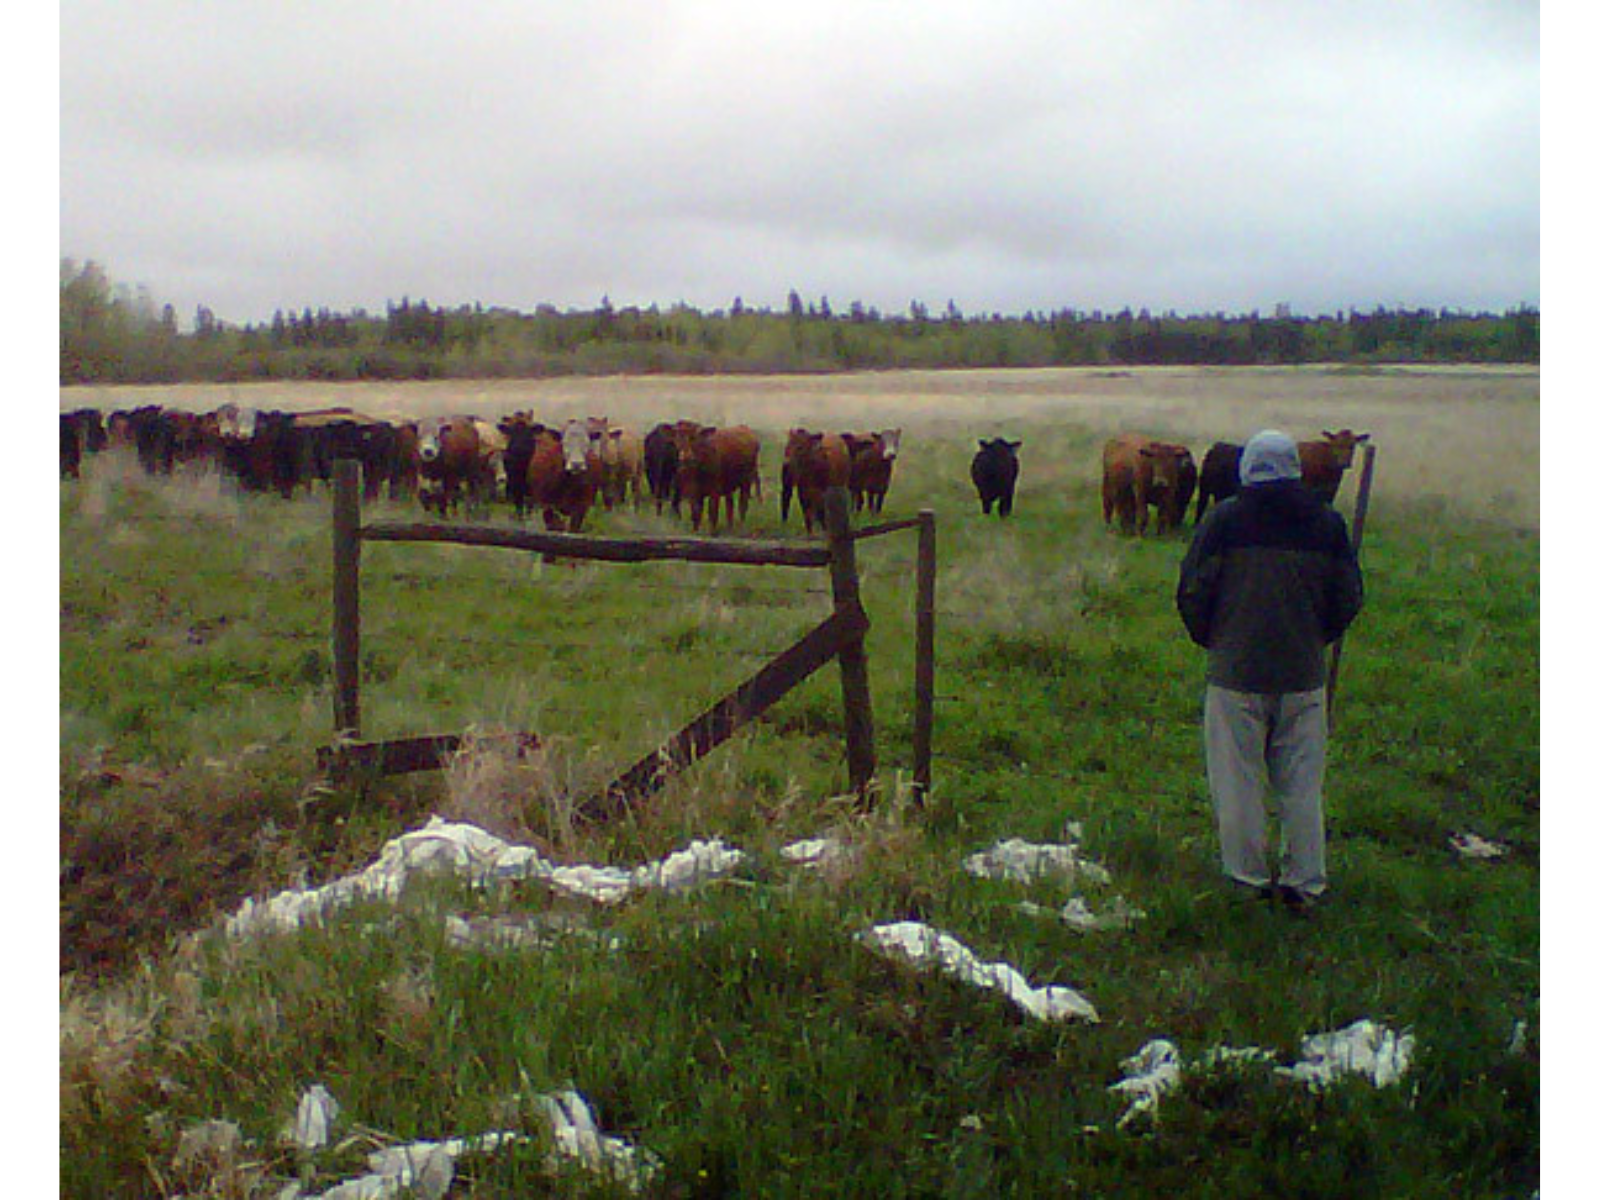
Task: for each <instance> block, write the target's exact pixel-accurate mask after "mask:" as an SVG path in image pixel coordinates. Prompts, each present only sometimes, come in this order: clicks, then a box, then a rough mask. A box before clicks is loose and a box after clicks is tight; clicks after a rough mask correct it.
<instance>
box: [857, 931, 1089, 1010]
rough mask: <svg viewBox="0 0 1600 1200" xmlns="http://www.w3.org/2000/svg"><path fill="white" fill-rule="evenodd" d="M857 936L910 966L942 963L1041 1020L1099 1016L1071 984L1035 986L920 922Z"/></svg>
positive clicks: (1015, 973) (1016, 972) (945, 968)
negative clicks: (1070, 986) (981, 959)
mask: <svg viewBox="0 0 1600 1200" xmlns="http://www.w3.org/2000/svg"><path fill="white" fill-rule="evenodd" d="M856 936H857V938H859V939H860V940H861V941H862V942H864V943H866V944H867V945H869V946H871V947H873V948H874V949H876V950H878V951H880V952H882V953H884V954H888V955H892V956H895V957H898V958H902V959H906V960H908V961H909V962H910V963H911V964H912V965H913V966H919V967H920V966H928V965H932V966H937V967H941V968H943V969H944V970H945V971H948V972H950V973H951V974H953V975H956V976H959V977H960V978H962V979H965V980H966V981H967V982H969V983H974V984H977V985H978V986H979V987H986V988H993V989H994V990H996V991H998V992H1001V993H1002V994H1003V995H1005V996H1006V997H1007V998H1008V999H1009V1000H1011V1001H1012V1003H1014V1004H1016V1005H1017V1006H1018V1007H1020V1008H1022V1009H1023V1011H1025V1012H1027V1013H1028V1014H1029V1015H1030V1016H1034V1017H1038V1018H1039V1019H1040V1020H1043V1021H1066V1020H1072V1019H1074V1018H1076V1019H1079V1020H1084V1021H1092V1022H1098V1021H1099V1020H1100V1014H1099V1013H1097V1012H1095V1009H1094V1005H1092V1004H1090V1003H1089V1001H1088V1000H1086V999H1085V998H1084V997H1083V996H1082V995H1080V994H1079V993H1078V992H1075V991H1073V990H1072V989H1071V988H1069V987H1065V986H1062V985H1060V984H1052V985H1050V986H1047V987H1042V988H1036V987H1034V986H1033V985H1032V984H1030V983H1029V982H1028V981H1027V979H1026V978H1024V977H1023V975H1022V973H1021V972H1020V971H1018V970H1017V969H1016V968H1015V967H1013V966H1011V965H1010V964H1009V963H1003V962H982V961H980V960H979V959H978V957H977V955H975V954H973V952H972V951H971V950H969V949H967V947H965V946H963V945H962V944H961V943H960V942H959V941H957V940H956V939H955V938H954V937H952V936H950V935H949V934H948V933H941V932H939V931H938V930H937V929H934V928H932V927H931V926H928V925H924V924H922V923H921V922H920V921H899V922H895V923H893V924H889V925H875V926H873V927H872V928H871V929H869V930H866V931H865V932H863V933H858V934H857V935H856Z"/></svg>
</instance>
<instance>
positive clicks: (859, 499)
mask: <svg viewBox="0 0 1600 1200" xmlns="http://www.w3.org/2000/svg"><path fill="white" fill-rule="evenodd" d="M844 437H845V441H846V442H848V443H849V444H850V499H851V500H852V501H853V502H854V504H855V509H856V511H857V512H860V511H861V509H862V507H863V506H865V508H866V509H867V511H868V512H872V513H880V512H882V511H883V500H884V497H885V496H887V495H888V494H889V479H890V477H891V476H892V475H893V474H894V460H895V459H896V458H897V457H898V456H899V454H900V431H899V430H898V429H882V430H875V431H873V432H872V433H868V434H854V433H847V434H845V435H844Z"/></svg>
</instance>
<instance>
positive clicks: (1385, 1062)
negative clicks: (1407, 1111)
mask: <svg viewBox="0 0 1600 1200" xmlns="http://www.w3.org/2000/svg"><path fill="white" fill-rule="evenodd" d="M1411 1050H1412V1039H1411V1037H1410V1036H1409V1035H1407V1036H1406V1037H1404V1038H1396V1037H1395V1035H1394V1034H1392V1033H1390V1032H1389V1031H1388V1030H1386V1029H1383V1027H1382V1026H1379V1025H1375V1024H1373V1023H1372V1022H1371V1021H1357V1022H1356V1023H1355V1024H1354V1025H1351V1026H1349V1027H1348V1028H1347V1029H1342V1030H1340V1031H1339V1032H1337V1033H1331V1034H1318V1035H1316V1036H1314V1037H1308V1038H1306V1039H1305V1040H1304V1041H1303V1042H1302V1043H1301V1053H1302V1055H1303V1056H1304V1061H1302V1062H1300V1063H1297V1064H1296V1065H1295V1066H1293V1067H1277V1066H1276V1065H1275V1064H1276V1062H1277V1056H1276V1055H1274V1054H1273V1053H1272V1052H1271V1051H1270V1050H1264V1049H1262V1048H1261V1047H1260V1046H1213V1047H1212V1048H1211V1049H1209V1050H1207V1051H1206V1052H1205V1053H1204V1054H1202V1055H1201V1056H1200V1057H1199V1058H1198V1059H1196V1060H1195V1062H1194V1064H1193V1069H1194V1070H1196V1071H1201V1072H1205V1071H1215V1070H1219V1069H1225V1068H1234V1067H1250V1066H1258V1065H1259V1066H1272V1067H1274V1069H1275V1070H1276V1071H1277V1073H1278V1074H1279V1075H1284V1076H1288V1077H1291V1078H1294V1079H1298V1080H1300V1081H1301V1082H1303V1083H1308V1084H1311V1085H1312V1086H1313V1087H1320V1086H1324V1085H1326V1084H1328V1083H1331V1082H1332V1081H1333V1080H1334V1079H1335V1078H1337V1077H1339V1076H1341V1075H1344V1074H1347V1073H1349V1072H1352V1071H1354V1072H1359V1073H1362V1074H1365V1075H1367V1076H1368V1077H1369V1078H1371V1079H1372V1081H1373V1082H1374V1083H1376V1084H1377V1085H1378V1086H1379V1087H1384V1086H1387V1085H1388V1084H1390V1083H1393V1082H1395V1080H1397V1079H1398V1078H1399V1077H1400V1076H1401V1075H1402V1074H1404V1072H1405V1070H1406V1067H1407V1066H1408V1065H1409V1063H1410V1058H1411ZM1121 1065H1122V1069H1123V1071H1124V1072H1125V1077H1124V1078H1122V1079H1120V1080H1118V1081H1117V1082H1116V1083H1113V1084H1112V1085H1111V1086H1110V1088H1109V1089H1108V1090H1110V1091H1113V1092H1125V1093H1127V1094H1128V1095H1129V1096H1131V1097H1132V1102H1131V1103H1130V1104H1129V1105H1128V1108H1127V1110H1126V1111H1125V1112H1124V1113H1123V1114H1122V1116H1121V1117H1120V1118H1118V1120H1117V1126H1118V1128H1121V1127H1122V1126H1123V1125H1126V1124H1127V1123H1128V1122H1129V1121H1131V1120H1133V1119H1134V1118H1135V1117H1138V1116H1140V1115H1148V1116H1149V1117H1150V1118H1151V1120H1155V1119H1156V1117H1157V1115H1158V1109H1159V1107H1160V1103H1161V1097H1162V1096H1163V1095H1165V1094H1166V1093H1168V1092H1170V1091H1172V1090H1173V1089H1174V1088H1176V1087H1177V1086H1178V1084H1179V1083H1181V1082H1182V1080H1183V1072H1184V1069H1185V1068H1184V1065H1183V1057H1182V1055H1180V1054H1179V1053H1178V1048H1177V1047H1176V1046H1175V1045H1173V1044H1172V1043H1171V1042H1169V1041H1167V1040H1166V1039H1165V1038H1155V1039H1152V1040H1151V1041H1148V1042H1146V1043H1145V1044H1144V1045H1143V1046H1142V1047H1140V1048H1139V1051H1138V1053H1136V1054H1133V1055H1130V1056H1129V1057H1127V1058H1125V1059H1123V1060H1122V1064H1121Z"/></svg>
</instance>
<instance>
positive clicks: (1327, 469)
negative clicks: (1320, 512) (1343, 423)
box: [1295, 429, 1372, 504]
mask: <svg viewBox="0 0 1600 1200" xmlns="http://www.w3.org/2000/svg"><path fill="white" fill-rule="evenodd" d="M1371 436H1372V435H1371V434H1370V433H1355V432H1353V431H1351V430H1349V429H1341V430H1340V431H1339V432H1338V433H1329V432H1328V431H1327V430H1326V429H1324V430H1323V431H1322V440H1321V441H1319V442H1299V443H1296V446H1295V449H1297V450H1298V451H1299V452H1300V479H1301V481H1302V482H1303V483H1304V484H1305V485H1306V487H1307V488H1309V489H1310V491H1311V494H1312V495H1314V496H1316V498H1317V499H1318V500H1321V501H1322V502H1323V503H1324V504H1332V503H1333V501H1334V498H1335V497H1336V496H1338V494H1339V484H1340V483H1342V482H1343V481H1344V473H1345V472H1346V471H1348V470H1349V469H1350V464H1351V463H1352V462H1354V461H1355V456H1356V447H1357V446H1359V445H1360V444H1361V443H1362V442H1365V441H1367V440H1368V439H1369V438H1370V437H1371Z"/></svg>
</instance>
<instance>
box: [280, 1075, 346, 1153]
mask: <svg viewBox="0 0 1600 1200" xmlns="http://www.w3.org/2000/svg"><path fill="white" fill-rule="evenodd" d="M338 1119H339V1102H338V1101H337V1100H335V1099H334V1098H333V1097H332V1096H331V1095H330V1094H329V1093H328V1089H327V1088H325V1087H323V1086H322V1085H321V1084H320V1083H314V1084H312V1085H311V1086H310V1087H309V1088H307V1089H306V1091H305V1094H304V1095H302V1096H301V1097H300V1104H299V1106H298V1107H296V1109H295V1112H294V1123H293V1124H292V1125H290V1127H289V1140H290V1141H292V1142H293V1143H294V1144H295V1145H296V1146H298V1147H300V1149H302V1150H318V1149H321V1148H322V1147H323V1146H326V1145H327V1144H328V1139H329V1136H330V1135H331V1134H332V1132H333V1123H334V1122H335V1121H337V1120H338Z"/></svg>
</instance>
